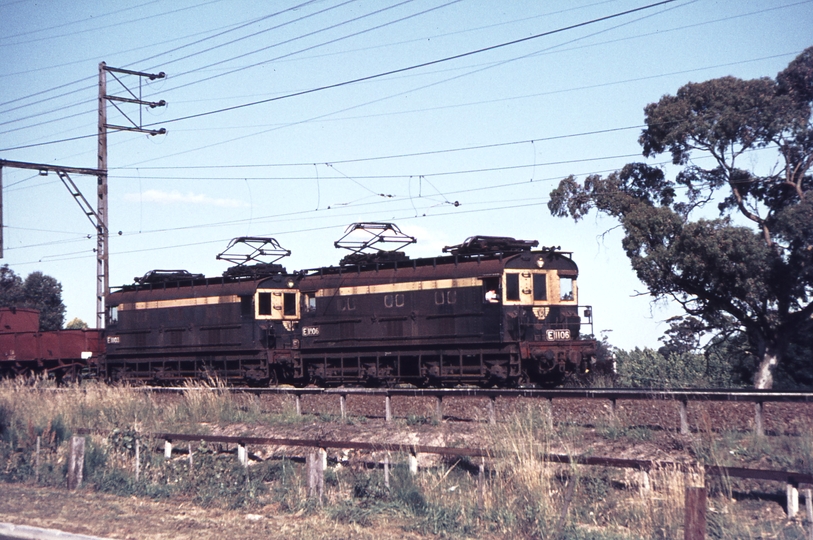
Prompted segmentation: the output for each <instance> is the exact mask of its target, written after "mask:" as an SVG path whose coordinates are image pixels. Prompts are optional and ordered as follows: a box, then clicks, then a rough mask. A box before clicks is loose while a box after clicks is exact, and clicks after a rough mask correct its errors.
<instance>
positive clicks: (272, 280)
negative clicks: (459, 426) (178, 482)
mask: <svg viewBox="0 0 813 540" xmlns="http://www.w3.org/2000/svg"><path fill="white" fill-rule="evenodd" d="M359 231H361V232H362V233H369V234H370V235H371V238H370V239H368V240H366V241H363V242H355V241H353V240H349V239H348V235H350V234H352V233H357V232H359ZM414 241H415V239H414V238H412V237H409V236H407V235H404V234H403V233H402V232H401V231H400V230H399V229H398V228H397V227H396V226H395V225H393V224H390V223H363V224H353V225H351V227H350V228H349V229H348V233H347V234H346V235H345V237H344V238H343V239H342V240H340V241H338V242H336V246H337V247H343V248H347V249H350V250H351V252H352V253H350V254H349V255H348V256H346V257H345V258H344V259H342V261H341V263H340V264H339V265H338V266H330V267H322V268H316V269H309V270H303V271H298V272H293V273H289V272H287V271H286V269H285V268H284V267H282V266H280V265H278V264H275V263H276V261H277V260H279V258H277V259H275V260H274V261H273V262H272V263H264V264H248V263H249V262H254V261H255V260H256V257H255V256H256V255H258V254H262V255H268V254H271V255H278V256H280V258H281V256H284V255H285V254H287V253H289V252H286V250H283V249H282V248H281V247H280V246H279V244H278V243H277V242H276V241H275V240H273V239H264V238H241V239H236V240H235V241H233V242H232V244H231V245H230V248H233V247H234V246H238V245H249V247H251V248H252V249H253V250H254V251H253V252H252V253H249V254H247V255H238V256H231V257H230V256H229V255H228V254H227V252H229V249H227V251H226V252H224V253H221V254H220V255H219V256H218V257H219V258H223V259H226V260H230V261H232V262H235V263H236V266H234V267H233V268H231V269H230V270H229V271H227V272H226V273H224V275H223V276H221V277H218V278H205V277H203V276H201V275H192V274H188V273H185V272H182V271H159V272H153V273H150V274H148V275H146V276H144V277H143V278H140V279H139V280H138V281H137V283H136V284H134V285H129V286H126V287H123V288H121V289H120V290H119V291H116V292H113V293H111V294H110V295H109V296H108V300H107V304H108V315H107V329H106V344H107V354H106V361H105V374H106V375H107V376H108V377H109V378H111V379H114V380H115V379H125V380H140V381H146V382H162V381H177V380H182V379H188V378H206V377H214V376H216V377H218V378H220V379H223V380H228V381H232V382H235V383H254V384H276V383H292V384H299V385H304V384H310V383H313V384H318V385H342V384H345V385H368V386H379V385H394V384H398V383H411V384H414V385H418V386H427V385H429V386H442V385H456V384H477V385H486V386H490V385H497V386H517V385H526V384H535V385H546V386H547V385H554V384H558V383H560V382H561V381H562V380H563V379H564V378H565V377H566V376H567V375H569V374H573V373H578V372H584V371H587V370H589V369H590V368H591V367H592V364H593V363H595V354H596V344H595V341H594V340H593V339H592V337H586V336H590V335H592V310H591V309H590V307H589V306H579V303H578V287H577V277H578V268H577V266H576V263H575V262H574V261H573V260H572V258H571V256H570V253H567V252H563V251H560V250H559V249H558V248H541V249H534V248H536V247H537V246H538V243H537V242H536V241H526V240H515V239H513V238H504V237H486V236H477V237H472V238H469V239H468V240H466V241H465V242H463V243H462V244H459V245H456V246H450V247H447V248H444V252H445V254H444V255H442V256H438V257H427V258H417V259H410V258H408V257H407V256H406V255H405V254H404V253H403V252H402V251H399V250H398V249H395V250H384V249H381V248H380V247H379V245H380V244H381V243H388V242H389V243H391V242H397V243H399V244H400V246H399V247H403V246H405V245H407V244H409V243H413V242H414ZM268 246H270V249H268Z"/></svg>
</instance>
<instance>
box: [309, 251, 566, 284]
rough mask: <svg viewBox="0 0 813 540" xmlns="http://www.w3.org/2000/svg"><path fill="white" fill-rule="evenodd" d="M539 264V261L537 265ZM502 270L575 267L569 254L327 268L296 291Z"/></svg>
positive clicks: (523, 254) (528, 253)
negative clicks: (338, 285)
mask: <svg viewBox="0 0 813 540" xmlns="http://www.w3.org/2000/svg"><path fill="white" fill-rule="evenodd" d="M538 261H541V263H540V262H538ZM505 268H529V269H530V268H535V269H548V270H557V271H560V272H563V273H566V274H569V275H574V276H575V275H576V274H577V272H578V267H577V266H576V263H575V262H573V260H572V259H571V258H570V253H565V252H559V251H550V250H547V251H523V252H521V253H516V254H512V255H488V256H484V255H479V256H456V255H452V256H444V257H429V258H421V259H411V260H406V261H400V262H398V261H395V262H390V263H379V264H372V265H364V266H338V267H337V266H330V267H326V268H316V269H311V270H306V271H305V273H304V275H303V277H302V279H301V281H300V283H299V288H300V289H302V290H304V291H308V290H315V289H319V288H322V287H326V286H327V287H330V286H335V285H337V284H339V283H341V284H349V283H357V284H371V285H372V284H377V283H392V282H394V281H422V280H426V279H458V278H463V277H485V276H497V275H500V274H502V271H503V269H505Z"/></svg>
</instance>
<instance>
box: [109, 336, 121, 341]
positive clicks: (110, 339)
mask: <svg viewBox="0 0 813 540" xmlns="http://www.w3.org/2000/svg"><path fill="white" fill-rule="evenodd" d="M107 342H108V343H121V338H120V337H119V336H107Z"/></svg>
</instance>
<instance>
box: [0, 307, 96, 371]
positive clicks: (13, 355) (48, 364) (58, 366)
mask: <svg viewBox="0 0 813 540" xmlns="http://www.w3.org/2000/svg"><path fill="white" fill-rule="evenodd" d="M102 352H103V348H102V343H101V331H99V330H55V331H50V332H40V331H39V311H37V310H35V309H26V308H0V376H4V377H5V376H16V375H33V374H52V375H53V376H54V377H55V378H56V379H57V380H72V379H73V380H75V379H76V378H78V377H79V376H81V375H82V373H83V372H85V371H87V370H90V371H95V368H96V366H97V364H98V363H99V358H100V355H101V353H102Z"/></svg>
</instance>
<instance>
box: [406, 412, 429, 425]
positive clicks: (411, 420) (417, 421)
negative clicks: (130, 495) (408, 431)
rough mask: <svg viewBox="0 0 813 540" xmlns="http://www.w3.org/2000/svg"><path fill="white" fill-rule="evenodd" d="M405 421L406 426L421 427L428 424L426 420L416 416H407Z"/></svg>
mask: <svg viewBox="0 0 813 540" xmlns="http://www.w3.org/2000/svg"><path fill="white" fill-rule="evenodd" d="M405 421H406V425H408V426H422V425H425V424H429V423H430V422H429V419H428V418H426V417H425V416H423V415H418V414H408V415H407V416H406V418H405Z"/></svg>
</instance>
